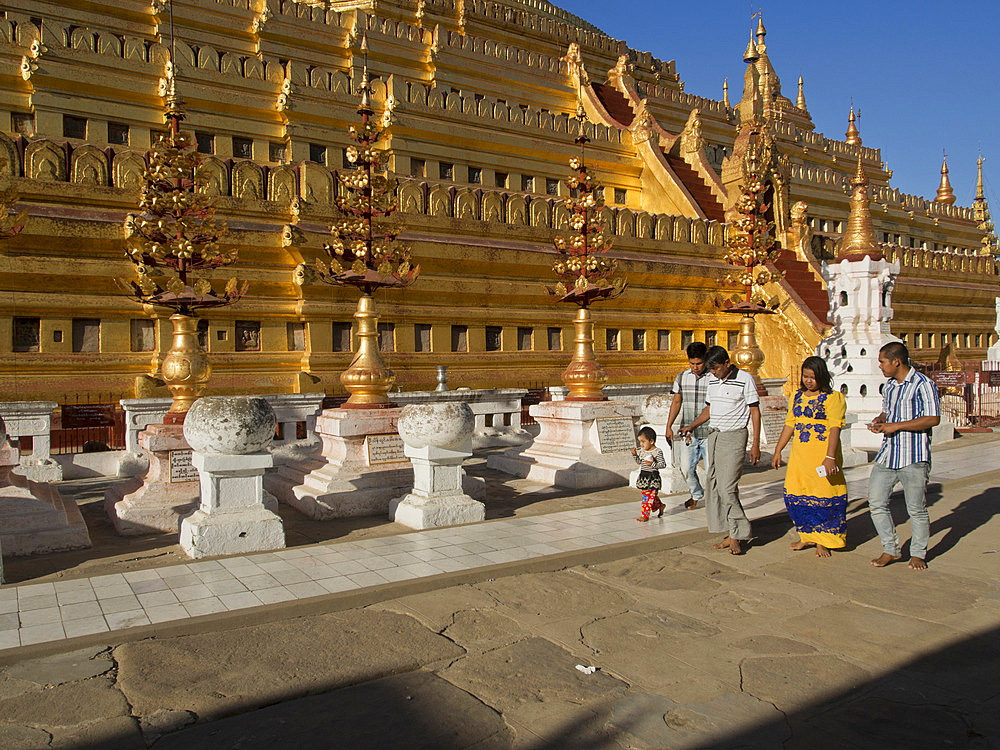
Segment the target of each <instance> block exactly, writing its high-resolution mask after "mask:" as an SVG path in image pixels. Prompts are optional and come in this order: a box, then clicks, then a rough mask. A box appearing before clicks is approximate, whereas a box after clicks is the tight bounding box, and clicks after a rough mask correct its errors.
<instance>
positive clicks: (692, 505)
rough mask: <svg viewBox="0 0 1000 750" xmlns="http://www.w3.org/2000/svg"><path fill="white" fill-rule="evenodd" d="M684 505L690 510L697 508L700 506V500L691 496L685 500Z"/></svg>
mask: <svg viewBox="0 0 1000 750" xmlns="http://www.w3.org/2000/svg"><path fill="white" fill-rule="evenodd" d="M684 507H685V508H687V509H688V510H694V509H695V508H697V507H698V501H697V500H695V499H694V498H693V497H689V498H688V499H687V500H685V501H684Z"/></svg>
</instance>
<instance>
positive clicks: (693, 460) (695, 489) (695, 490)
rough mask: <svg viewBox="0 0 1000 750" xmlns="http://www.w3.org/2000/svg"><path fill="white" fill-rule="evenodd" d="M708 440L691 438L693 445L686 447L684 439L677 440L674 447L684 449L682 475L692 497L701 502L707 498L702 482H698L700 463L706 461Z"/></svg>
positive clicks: (682, 453)
mask: <svg viewBox="0 0 1000 750" xmlns="http://www.w3.org/2000/svg"><path fill="white" fill-rule="evenodd" d="M706 440H707V438H701V439H698V438H696V437H692V438H691V445H685V444H684V442H683V439H682V438H677V439H676V440H675V441H674V445H676V446H677V447H678V448H682V452H681V456H680V458H681V461H680V463H681V466H680V467H679V468H680V470H681V475H682V476H683V477H684V481H685V482H687V486H688V489H689V490H690V492H691V497H693V498H694V499H695V500H701V499H702V498H703V497H705V490H704V489H702V486H701V482H699V481H698V462H699V461H703V460H705V442H706Z"/></svg>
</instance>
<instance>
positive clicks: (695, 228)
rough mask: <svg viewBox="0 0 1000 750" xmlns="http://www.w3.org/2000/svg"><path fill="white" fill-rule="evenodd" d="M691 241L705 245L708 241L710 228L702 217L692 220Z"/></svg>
mask: <svg viewBox="0 0 1000 750" xmlns="http://www.w3.org/2000/svg"><path fill="white" fill-rule="evenodd" d="M691 242H694V243H696V244H699V245H704V244H706V243H707V242H708V229H707V228H706V227H705V222H704V220H702V219H694V220H693V221H692V222H691Z"/></svg>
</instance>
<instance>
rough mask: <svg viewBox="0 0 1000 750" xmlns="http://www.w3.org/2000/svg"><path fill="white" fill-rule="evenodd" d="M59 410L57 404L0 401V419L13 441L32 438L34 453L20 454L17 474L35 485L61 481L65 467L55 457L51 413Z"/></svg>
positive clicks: (15, 470) (16, 469)
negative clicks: (53, 454) (53, 453)
mask: <svg viewBox="0 0 1000 750" xmlns="http://www.w3.org/2000/svg"><path fill="white" fill-rule="evenodd" d="M58 408H59V404H57V403H56V402H55V401H6V402H0V418H3V420H4V422H5V423H6V425H7V435H8V437H12V438H22V437H30V438H31V454H30V455H28V456H25V455H23V454H22V453H21V451H20V450H18V451H17V458H18V464H19V465H18V466H17V467H16V468H15V469H14V472H15V473H16V474H20V475H21V476H23V477H25V478H27V479H30V480H31V481H33V482H58V481H60V480H61V479H62V478H63V470H62V466H60V465H59V464H58V463H56V461H55V459H53V458H52V454H51V451H52V447H51V446H52V438H51V433H52V412H54V411H55V410H56V409H58Z"/></svg>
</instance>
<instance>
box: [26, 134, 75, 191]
mask: <svg viewBox="0 0 1000 750" xmlns="http://www.w3.org/2000/svg"><path fill="white" fill-rule="evenodd" d="M24 160H25V162H26V164H27V168H26V169H25V170H24V172H25V175H24V176H25V177H28V178H30V179H32V180H48V181H59V182H65V181H66V159H65V154H64V152H63V150H62V149H61V148H59V147H58V146H56V145H55V144H54V143H53V142H52V141H47V140H45V139H40V140H37V141H32V142H31V143H29V144H28V145H27V147H26V148H25V149H24Z"/></svg>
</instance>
